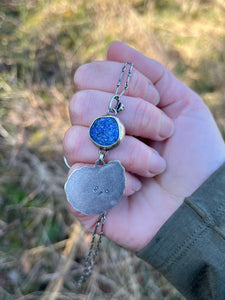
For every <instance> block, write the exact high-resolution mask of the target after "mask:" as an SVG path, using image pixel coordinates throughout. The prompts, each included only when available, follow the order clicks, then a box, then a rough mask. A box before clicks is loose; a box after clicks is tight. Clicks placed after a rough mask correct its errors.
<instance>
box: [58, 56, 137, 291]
mask: <svg viewBox="0 0 225 300" xmlns="http://www.w3.org/2000/svg"><path fill="white" fill-rule="evenodd" d="M127 66H129V69H128V72H127V78H126V82H125V85H124V88H123V90H122V91H121V92H120V93H118V91H119V88H120V86H121V81H122V78H123V75H124V73H125V71H126V68H127ZM132 69H133V63H130V62H126V63H125V64H124V65H123V67H122V70H121V74H120V77H119V79H118V82H117V85H116V91H115V93H114V95H113V97H112V98H111V100H110V102H109V107H108V111H107V114H106V115H104V116H101V117H98V118H96V119H95V120H94V121H93V123H92V124H91V126H90V128H89V137H90V139H91V141H92V142H93V143H94V144H95V145H96V146H97V147H98V148H99V151H98V153H99V158H98V160H97V161H96V162H95V165H94V166H93V167H82V168H80V169H78V170H75V171H74V172H72V174H71V175H70V176H69V178H68V180H67V182H66V183H65V192H66V196H67V200H68V201H69V203H70V204H71V205H72V207H73V208H74V209H75V210H77V211H79V212H81V213H83V214H85V215H99V218H98V220H97V222H96V225H95V229H94V232H93V235H92V241H91V245H90V249H89V252H88V255H87V258H86V261H85V264H84V272H83V275H82V276H81V277H80V280H79V282H78V285H79V287H80V286H81V285H82V283H83V282H85V281H86V280H87V278H88V277H89V275H90V273H91V270H92V268H93V266H94V263H95V260H96V257H97V254H98V252H99V249H100V244H101V240H102V236H103V228H104V224H105V221H106V215H107V211H108V210H109V209H111V208H112V207H113V206H115V205H116V204H117V203H118V202H119V201H120V199H121V198H122V195H123V193H124V189H125V169H124V167H123V166H122V165H121V163H120V161H118V160H115V161H110V162H108V163H107V164H106V163H105V161H104V159H105V156H106V155H107V153H108V151H110V150H111V149H113V148H115V147H117V146H118V145H119V144H120V142H121V141H122V139H123V137H124V136H125V128H124V126H123V124H122V123H121V121H120V120H119V118H118V117H117V114H118V113H119V112H120V111H122V110H123V109H124V105H123V104H122V103H121V101H120V99H121V97H122V96H123V94H124V93H125V91H126V90H127V89H128V85H129V80H130V76H131V73H132ZM64 161H65V163H66V165H67V166H68V167H70V166H69V165H68V163H67V161H66V158H65V157H64ZM98 227H100V233H99V238H98V241H97V242H96V243H95V239H96V232H97V229H98Z"/></svg>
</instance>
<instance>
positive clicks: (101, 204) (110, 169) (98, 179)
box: [65, 161, 125, 215]
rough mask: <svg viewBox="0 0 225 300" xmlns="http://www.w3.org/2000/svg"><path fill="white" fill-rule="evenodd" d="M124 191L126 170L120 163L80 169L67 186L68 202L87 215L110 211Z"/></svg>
mask: <svg viewBox="0 0 225 300" xmlns="http://www.w3.org/2000/svg"><path fill="white" fill-rule="evenodd" d="M124 189H125V175H124V168H123V166H122V165H121V163H120V162H119V161H111V162H109V163H108V164H106V165H104V166H102V167H99V166H97V165H96V166H94V167H83V168H81V169H78V170H76V171H74V172H73V173H72V174H71V175H70V177H69V178H68V180H67V182H66V184H65V192H66V196H67V200H68V201H69V203H70V204H71V205H72V206H73V208H74V209H75V210H77V211H80V212H82V213H83V214H85V215H92V214H101V213H103V212H105V211H107V210H109V209H110V208H112V207H113V206H114V205H116V204H117V202H118V201H119V200H120V199H121V197H122V195H123V192H124Z"/></svg>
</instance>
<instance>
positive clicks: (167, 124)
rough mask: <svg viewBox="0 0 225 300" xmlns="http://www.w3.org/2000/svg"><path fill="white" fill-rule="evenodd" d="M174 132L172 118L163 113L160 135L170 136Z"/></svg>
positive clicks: (163, 136)
mask: <svg viewBox="0 0 225 300" xmlns="http://www.w3.org/2000/svg"><path fill="white" fill-rule="evenodd" d="M173 132H174V124H173V121H172V120H170V119H169V118H168V117H167V116H166V115H165V114H162V118H161V127H160V131H159V135H160V136H161V137H162V138H168V137H170V136H171V135H172V134H173Z"/></svg>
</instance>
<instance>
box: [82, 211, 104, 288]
mask: <svg viewBox="0 0 225 300" xmlns="http://www.w3.org/2000/svg"><path fill="white" fill-rule="evenodd" d="M105 219H106V212H105V213H103V214H102V215H101V216H100V217H99V219H98V221H97V223H96V225H95V230H94V232H93V235H92V240H91V246H90V249H89V252H88V255H87V257H86V260H85V264H84V272H83V274H82V276H81V277H80V280H79V282H78V288H81V286H82V284H83V283H84V282H85V281H86V280H87V278H88V277H89V276H90V274H91V271H92V269H93V266H94V263H95V261H96V257H97V254H98V252H99V249H100V244H101V241H102V236H103V228H104V224H105ZM100 224H101V231H100V233H99V238H98V241H97V244H96V247H94V244H95V238H96V232H97V229H98V227H99V226H100Z"/></svg>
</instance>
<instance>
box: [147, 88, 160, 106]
mask: <svg viewBox="0 0 225 300" xmlns="http://www.w3.org/2000/svg"><path fill="white" fill-rule="evenodd" d="M147 99H148V100H151V103H152V104H154V105H157V104H159V100H160V96H159V92H158V91H157V90H156V89H155V88H154V86H153V84H149V86H148V92H147Z"/></svg>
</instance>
